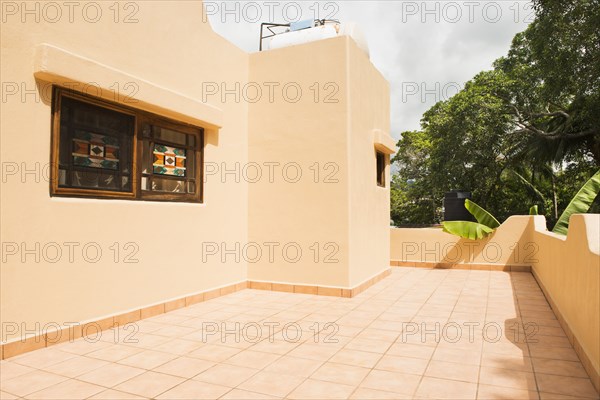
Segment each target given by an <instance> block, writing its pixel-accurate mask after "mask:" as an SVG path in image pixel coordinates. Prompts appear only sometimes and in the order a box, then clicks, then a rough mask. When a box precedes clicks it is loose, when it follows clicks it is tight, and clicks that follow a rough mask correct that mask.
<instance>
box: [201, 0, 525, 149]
mask: <svg viewBox="0 0 600 400" xmlns="http://www.w3.org/2000/svg"><path fill="white" fill-rule="evenodd" d="M205 4H206V6H207V10H208V11H209V14H211V15H209V20H210V22H211V25H212V26H213V29H214V30H215V31H216V32H217V33H219V34H220V35H222V36H223V37H225V38H227V39H228V40H230V41H231V42H233V43H234V44H236V45H237V46H239V47H240V48H242V49H244V50H246V51H249V52H254V51H258V42H259V31H260V23H261V22H282V23H287V22H289V21H290V20H296V19H310V18H315V17H318V18H324V17H326V16H331V17H332V18H334V19H338V20H340V21H341V22H345V21H346V22H347V21H353V22H356V23H358V25H359V26H360V28H361V30H362V31H363V32H364V34H365V36H366V38H367V41H368V43H369V48H370V53H371V61H372V62H373V64H374V65H375V66H376V67H377V68H378V69H379V70H380V71H381V73H382V74H383V75H384V76H385V77H386V79H387V80H388V81H389V82H390V86H391V124H392V132H391V133H392V136H394V137H395V138H399V135H400V132H402V131H405V130H413V129H418V128H419V122H420V119H421V115H422V114H423V112H425V111H426V110H427V109H428V108H429V107H431V106H432V105H433V104H435V102H436V101H438V100H441V99H444V98H445V96H446V95H452V94H453V93H455V92H456V90H457V88H458V87H462V86H463V85H464V83H465V82H466V81H468V80H469V79H471V78H472V77H473V76H474V75H475V74H477V73H478V72H479V71H482V70H485V69H490V68H491V65H492V62H493V61H494V60H495V59H496V58H498V57H501V56H503V55H505V54H506V53H507V51H508V49H509V46H510V43H511V40H512V38H513V36H514V35H515V34H516V33H517V32H521V31H523V30H524V29H525V28H526V26H527V23H528V22H530V20H531V17H532V10H531V5H530V3H529V2H528V1H400V0H398V1H395V0H391V1H390V0H384V1H319V2H317V1H260V2H253V1H245V2H231V1H230V2H223V1H208V0H207V1H205ZM259 14H260V15H259ZM415 91H416V92H415Z"/></svg>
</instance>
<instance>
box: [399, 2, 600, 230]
mask: <svg viewBox="0 0 600 400" xmlns="http://www.w3.org/2000/svg"><path fill="white" fill-rule="evenodd" d="M534 7H535V10H536V18H535V20H534V21H533V23H532V24H531V25H530V26H529V27H528V28H527V29H526V30H525V31H524V32H522V33H519V34H517V35H516V36H515V38H514V39H513V43H512V45H511V48H510V50H509V52H508V54H507V55H506V56H505V57H502V58H500V59H498V60H496V62H495V63H494V68H493V69H492V70H491V71H483V72H480V73H479V74H477V75H476V76H475V77H473V79H471V80H470V81H469V82H467V83H466V84H465V86H464V88H463V89H462V90H461V91H460V92H458V93H457V94H456V95H454V96H453V97H451V98H450V99H448V100H445V101H441V102H438V103H437V104H435V105H434V106H433V107H431V108H430V109H429V110H428V111H426V112H425V114H424V115H423V118H422V121H421V130H419V131H410V132H403V133H402V138H401V139H400V141H399V142H398V147H399V151H398V153H397V154H396V156H395V157H394V159H393V162H394V163H395V165H396V166H397V167H398V173H397V176H395V177H394V183H393V185H392V207H391V208H392V219H393V220H394V221H395V223H396V224H407V223H409V224H433V223H439V222H441V214H442V212H441V207H442V206H443V197H444V193H445V192H448V191H450V190H453V189H463V190H469V191H471V192H472V194H473V198H474V199H476V201H477V202H478V203H479V204H481V205H482V206H483V207H485V208H486V209H488V210H490V211H491V212H492V213H493V214H494V215H495V216H496V217H497V218H498V219H499V220H503V219H505V218H507V217H508V216H510V215H514V214H528V213H529V211H530V210H529V205H531V204H537V205H539V209H538V211H539V212H540V214H542V215H545V216H546V219H547V221H548V224H549V226H552V225H553V224H554V223H555V222H556V221H557V220H558V215H559V214H560V212H561V211H562V210H564V209H565V208H566V207H567V206H568V204H569V202H570V200H571V198H572V197H573V196H574V194H575V193H577V191H578V190H579V188H580V187H581V186H582V185H583V184H584V183H585V182H586V181H587V180H588V179H589V178H590V177H591V176H592V175H593V174H594V173H595V172H596V170H598V167H599V166H600V130H599V129H600V112H598V110H600V29H598V26H600V1H598V0H593V1H591V0H579V1H576V0H566V1H558V0H534ZM590 211H600V200H598V199H596V201H595V203H593V204H592V206H591V208H590Z"/></svg>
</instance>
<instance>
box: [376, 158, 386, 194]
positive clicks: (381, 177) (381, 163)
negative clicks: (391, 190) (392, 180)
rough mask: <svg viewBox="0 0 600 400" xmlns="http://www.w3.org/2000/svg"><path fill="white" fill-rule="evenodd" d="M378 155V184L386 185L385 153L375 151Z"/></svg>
mask: <svg viewBox="0 0 600 400" xmlns="http://www.w3.org/2000/svg"><path fill="white" fill-rule="evenodd" d="M375 154H376V156H377V186H381V187H385V154H383V153H380V152H379V151H376V152H375Z"/></svg>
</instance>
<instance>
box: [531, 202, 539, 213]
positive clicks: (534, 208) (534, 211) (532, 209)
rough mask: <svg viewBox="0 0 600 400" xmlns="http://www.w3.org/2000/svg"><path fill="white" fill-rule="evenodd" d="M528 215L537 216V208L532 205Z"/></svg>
mask: <svg viewBox="0 0 600 400" xmlns="http://www.w3.org/2000/svg"><path fill="white" fill-rule="evenodd" d="M529 215H538V206H537V204H536V205H533V206H531V207H530V208H529Z"/></svg>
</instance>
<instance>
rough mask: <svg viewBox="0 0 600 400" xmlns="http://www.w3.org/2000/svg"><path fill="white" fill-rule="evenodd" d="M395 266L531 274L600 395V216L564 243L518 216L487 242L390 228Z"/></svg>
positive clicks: (542, 224) (541, 222)
mask: <svg viewBox="0 0 600 400" xmlns="http://www.w3.org/2000/svg"><path fill="white" fill-rule="evenodd" d="M390 243H391V248H390V254H391V265H392V266H413V267H427V268H459V269H482V270H505V271H531V272H532V273H533V275H534V276H535V278H536V280H537V281H538V283H539V285H540V287H541V288H542V290H543V292H544V294H545V296H546V299H547V300H548V302H549V303H550V305H551V306H552V309H553V311H554V313H555V314H556V316H557V318H558V320H559V321H560V324H561V326H562V327H563V329H564V331H565V333H566V335H567V337H568V338H569V341H570V342H571V344H572V345H573V347H574V349H575V351H576V352H577V354H578V355H579V358H580V359H581V362H582V364H583V365H584V367H585V369H586V370H587V372H588V374H589V375H590V377H591V379H592V382H593V383H594V386H595V387H596V390H600V378H599V372H600V215H599V214H578V215H573V216H572V217H571V220H570V226H569V234H568V235H567V236H566V237H565V236H562V235H557V234H554V233H552V232H549V231H547V230H546V220H545V218H544V217H543V216H513V217H510V218H509V219H507V220H506V221H505V222H504V223H503V224H502V225H501V226H500V227H499V228H498V229H497V230H496V231H495V232H494V233H493V234H492V235H490V236H488V237H487V238H485V239H483V240H466V239H462V238H459V237H457V236H453V235H450V234H448V233H445V232H443V231H442V230H441V229H435V228H424V229H414V228H391V232H390Z"/></svg>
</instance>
